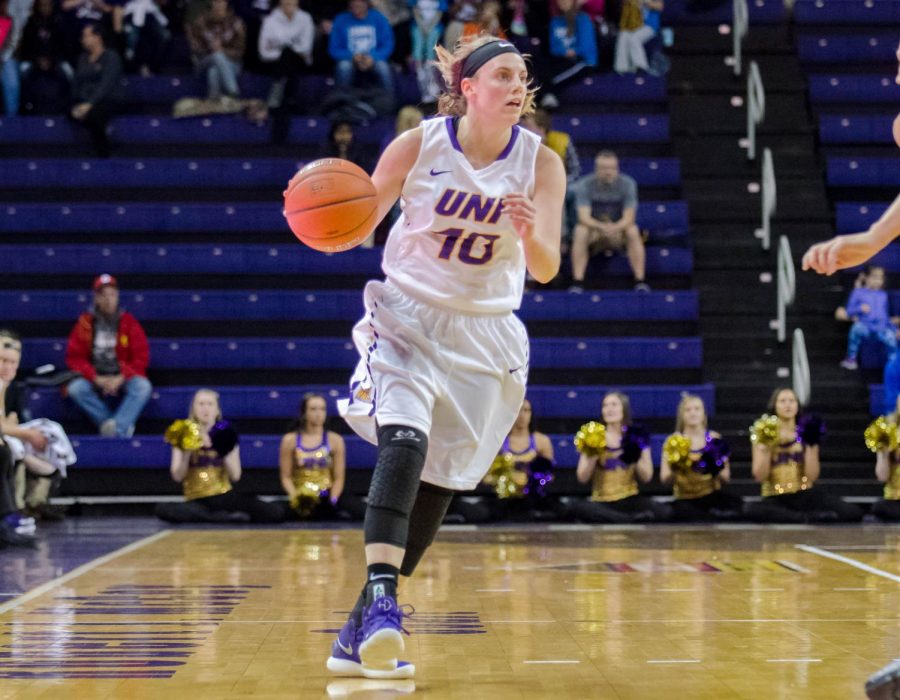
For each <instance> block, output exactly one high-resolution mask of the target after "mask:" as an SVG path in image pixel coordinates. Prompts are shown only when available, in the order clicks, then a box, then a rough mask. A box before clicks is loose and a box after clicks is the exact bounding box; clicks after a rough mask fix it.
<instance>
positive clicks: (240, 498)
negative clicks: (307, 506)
mask: <svg viewBox="0 0 900 700" xmlns="http://www.w3.org/2000/svg"><path fill="white" fill-rule="evenodd" d="M156 517H158V518H159V519H160V520H166V521H168V522H170V523H240V522H248V521H249V522H251V523H280V522H281V521H282V520H284V515H283V513H282V507H281V505H280V504H279V503H267V502H265V501H261V500H260V499H258V498H257V497H256V496H251V495H250V494H246V493H235V492H234V491H229V492H228V493H223V494H220V495H218V496H207V497H206V498H195V499H194V500H192V501H185V502H184V503H159V504H157V506H156Z"/></svg>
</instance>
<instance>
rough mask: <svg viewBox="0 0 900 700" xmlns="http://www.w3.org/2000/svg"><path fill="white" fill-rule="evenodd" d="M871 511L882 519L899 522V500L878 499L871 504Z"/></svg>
mask: <svg viewBox="0 0 900 700" xmlns="http://www.w3.org/2000/svg"><path fill="white" fill-rule="evenodd" d="M872 513H874V514H875V515H877V516H878V517H879V518H881V519H882V520H890V521H893V522H900V501H888V500H887V499H884V500H881V501H878V502H876V503H875V504H874V505H873V506H872Z"/></svg>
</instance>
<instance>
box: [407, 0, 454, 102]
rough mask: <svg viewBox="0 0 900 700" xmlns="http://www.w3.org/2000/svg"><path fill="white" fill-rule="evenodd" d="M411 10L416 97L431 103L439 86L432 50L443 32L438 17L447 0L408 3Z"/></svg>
mask: <svg viewBox="0 0 900 700" xmlns="http://www.w3.org/2000/svg"><path fill="white" fill-rule="evenodd" d="M409 4H410V6H411V7H412V8H413V22H412V24H411V32H412V34H411V36H412V62H413V65H414V66H415V69H416V80H417V81H418V83H419V94H421V95H422V102H424V103H426V104H433V103H435V102H437V98H438V96H439V95H440V91H441V88H440V84H439V83H438V80H437V76H436V75H435V68H434V66H433V65H431V62H432V61H434V58H435V53H434V47H435V46H437V43H438V41H440V38H441V34H443V32H444V25H443V24H441V17H442V16H443V13H444V12H446V11H447V0H409Z"/></svg>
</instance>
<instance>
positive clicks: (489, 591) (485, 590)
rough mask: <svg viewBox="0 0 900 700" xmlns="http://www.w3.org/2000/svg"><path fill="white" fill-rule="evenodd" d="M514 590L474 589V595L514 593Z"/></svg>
mask: <svg viewBox="0 0 900 700" xmlns="http://www.w3.org/2000/svg"><path fill="white" fill-rule="evenodd" d="M515 590H516V589H515V588H476V589H475V592H476V593H514V592H515Z"/></svg>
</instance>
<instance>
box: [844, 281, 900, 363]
mask: <svg viewBox="0 0 900 700" xmlns="http://www.w3.org/2000/svg"><path fill="white" fill-rule="evenodd" d="M845 313H846V317H847V318H848V319H849V320H851V321H853V325H852V326H851V327H850V335H849V337H848V339H847V357H846V358H844V359H843V360H842V361H841V367H843V368H844V369H850V370H855V369H857V368H858V367H859V364H858V362H857V357H858V355H859V346H860V345H861V344H862V341H863V340H865V339H866V338H868V337H870V336H874V337H875V338H876V339H877V340H878V341H879V342H880V343H882V344H883V345H884V346H885V348H886V349H887V354H888V362H890V361H891V360H892V359H893V358H894V355H896V354H897V327H896V326H895V325H894V324H893V323H892V321H891V319H890V315H889V313H888V295H887V292H885V291H884V268H883V267H878V266H875V265H873V266H870V267H868V268H867V269H866V272H865V275H864V277H863V278H862V285H861V286H858V287H857V288H856V289H854V290H853V292H851V294H850V299H849V301H848V302H847V306H846V312H845Z"/></svg>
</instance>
